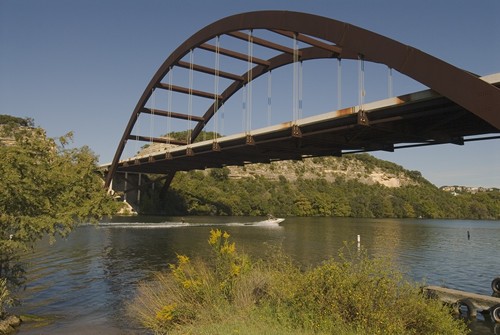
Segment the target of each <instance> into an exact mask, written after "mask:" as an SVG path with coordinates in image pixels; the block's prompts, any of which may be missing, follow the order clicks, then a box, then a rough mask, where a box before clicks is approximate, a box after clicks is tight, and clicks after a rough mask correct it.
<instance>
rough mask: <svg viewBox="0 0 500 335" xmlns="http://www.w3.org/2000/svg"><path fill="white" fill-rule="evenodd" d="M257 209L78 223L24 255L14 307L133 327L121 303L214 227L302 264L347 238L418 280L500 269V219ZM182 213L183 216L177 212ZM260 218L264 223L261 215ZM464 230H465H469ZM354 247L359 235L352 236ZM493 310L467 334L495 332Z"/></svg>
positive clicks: (50, 330)
mask: <svg viewBox="0 0 500 335" xmlns="http://www.w3.org/2000/svg"><path fill="white" fill-rule="evenodd" d="M263 220H264V219H262V220H259V219H255V218H241V217H238V218H234V217H225V218H218V217H217V218H213V217H190V218H187V219H186V220H182V219H181V218H169V219H166V218H161V217H136V218H115V219H113V220H112V221H110V222H103V223H101V224H100V225H99V226H85V227H81V228H79V229H77V230H76V231H75V232H73V233H72V234H71V235H70V236H69V237H68V238H67V239H61V240H58V241H57V242H56V243H55V244H54V245H52V246H51V245H49V244H48V242H47V241H43V242H41V243H40V244H39V246H38V247H37V248H36V251H35V253H34V254H32V255H29V258H28V259H27V261H28V262H29V263H30V268H29V271H28V274H29V280H30V282H29V285H28V287H27V289H26V291H25V292H24V295H25V297H24V305H23V306H22V307H21V308H20V310H19V312H21V313H29V314H37V315H44V316H49V317H54V318H55V322H54V323H52V324H51V325H50V326H47V327H43V328H39V329H30V327H29V326H23V327H21V331H20V332H19V334H68V333H71V334H95V333H98V332H100V333H102V334H137V333H141V331H140V330H139V328H137V327H136V326H134V324H133V323H131V322H129V321H128V320H129V318H128V317H127V316H126V314H125V304H126V303H127V301H129V300H130V298H131V297H132V296H133V294H134V292H135V287H136V285H137V283H138V282H140V281H141V280H148V278H150V276H151V274H152V273H153V272H154V271H158V270H162V269H167V268H168V264H169V263H170V262H173V261H175V257H176V256H175V255H176V253H182V254H187V255H189V256H191V257H203V256H204V255H206V254H207V253H208V252H209V246H208V243H207V239H208V236H209V231H210V229H213V228H219V229H223V230H226V231H228V232H229V233H230V234H231V235H232V238H233V239H234V241H236V244H237V247H238V248H239V249H240V250H244V251H245V252H247V253H249V254H251V255H253V256H256V257H264V256H265V253H266V252H268V251H269V248H267V247H264V246H280V247H281V248H282V249H283V250H284V251H285V252H286V253H288V254H289V255H291V256H292V257H293V258H294V259H295V260H296V261H297V262H299V263H301V264H303V265H304V266H309V265H314V264H318V263H319V262H321V261H323V260H325V259H327V258H329V257H335V256H336V255H337V254H338V251H339V249H340V248H342V247H343V246H344V244H345V242H348V243H349V242H350V243H355V242H356V239H357V235H360V238H361V245H362V246H363V247H364V248H366V249H367V251H368V253H369V254H370V255H373V256H388V257H391V259H393V260H394V262H397V264H398V265H399V266H400V267H401V268H402V269H404V271H406V272H407V273H408V275H409V276H410V277H411V278H413V279H414V280H417V281H423V280H425V282H426V283H427V284H433V285H444V286H448V287H452V288H456V289H461V290H466V291H471V292H476V293H481V294H487V295H489V294H491V288H490V283H491V280H492V279H493V278H494V277H495V276H498V275H500V258H499V257H498V246H499V245H500V222H497V221H459V220H395V219H340V218H287V219H286V220H285V221H284V222H282V223H281V224H280V225H279V226H273V225H266V224H262V222H261V221H263ZM183 221H184V222H183ZM259 222H260V224H258V223H259ZM467 232H469V234H470V239H468V237H467ZM353 247H355V244H353ZM493 327H494V325H493V324H492V323H491V322H490V321H489V320H486V321H485V320H483V319H481V317H479V321H478V322H475V323H473V324H472V325H471V328H472V329H473V334H493V333H494V330H493V329H494V328H493Z"/></svg>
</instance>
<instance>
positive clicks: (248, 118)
mask: <svg viewBox="0 0 500 335" xmlns="http://www.w3.org/2000/svg"><path fill="white" fill-rule="evenodd" d="M247 46H248V62H247V75H248V76H247V108H246V112H247V113H246V114H247V115H246V132H247V133H249V132H250V131H251V130H252V100H253V99H252V80H253V73H252V70H253V31H252V30H250V32H249V34H248V44H247Z"/></svg>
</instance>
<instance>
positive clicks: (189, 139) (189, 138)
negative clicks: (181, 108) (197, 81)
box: [186, 49, 194, 145]
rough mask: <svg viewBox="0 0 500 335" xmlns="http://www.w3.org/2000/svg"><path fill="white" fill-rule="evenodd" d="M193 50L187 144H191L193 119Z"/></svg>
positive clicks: (190, 70) (190, 71) (190, 61)
mask: <svg viewBox="0 0 500 335" xmlns="http://www.w3.org/2000/svg"><path fill="white" fill-rule="evenodd" d="M193 63H194V52H193V49H191V50H190V51H189V88H188V95H189V97H188V129H187V140H186V142H187V144H188V145H189V144H191V117H192V115H193V72H194V71H193Z"/></svg>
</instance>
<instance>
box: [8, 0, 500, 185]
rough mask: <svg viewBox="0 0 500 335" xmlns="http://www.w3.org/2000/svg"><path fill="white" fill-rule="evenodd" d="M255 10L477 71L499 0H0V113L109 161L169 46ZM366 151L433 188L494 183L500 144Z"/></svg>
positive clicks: (491, 61)
mask: <svg viewBox="0 0 500 335" xmlns="http://www.w3.org/2000/svg"><path fill="white" fill-rule="evenodd" d="M264 9H281V10H293V11H302V12H308V13H313V14H319V15H323V16H327V17H330V18H333V19H337V20H340V21H345V22H348V23H351V24H355V25H357V26H360V27H363V28H366V29H369V30H372V31H375V32H377V33H380V34H382V35H385V36H388V37H390V38H393V39H396V40H398V41H400V42H403V43H405V44H409V45H411V46H413V47H416V48H418V49H421V50H423V51H425V52H427V53H430V54H432V55H434V56H436V57H438V58H441V59H443V60H445V61H447V62H449V63H451V64H453V65H455V66H458V67H460V68H463V69H466V70H468V71H471V72H473V73H476V74H479V75H487V74H491V73H497V72H500V38H499V37H498V33H497V32H498V15H499V13H500V2H499V1H498V0H482V1H463V0H448V1H443V0H441V1H440V0H432V1H429V0H419V1H404V0H395V1H388V0H387V1H385V0H381V1H375V0H365V1H360V0H339V1H332V0H324V1H312V0H309V1H300V0H296V1H290V0H285V1H270V0H265V1H261V0H257V1H237V0H227V1H222V0H211V1H201V0H199V1H193V0H187V1H157V0H155V1H151V0H145V1H127V0H85V1H67V0H45V1H40V0H0V114H10V115H15V116H20V117H31V118H34V119H35V123H36V124H37V125H39V126H41V127H43V128H45V129H46V130H47V132H48V135H49V136H51V137H56V136H60V135H63V134H65V133H66V132H68V131H74V133H75V137H74V138H75V142H74V145H76V146H83V145H88V146H89V147H90V148H91V149H92V150H93V151H94V152H95V153H96V154H98V155H99V157H100V161H101V162H102V163H105V162H109V161H110V160H111V159H112V157H113V154H114V151H115V149H116V146H117V144H118V141H119V139H120V137H121V135H122V133H123V130H124V128H125V125H126V123H127V122H128V119H129V117H130V114H131V113H132V110H133V109H134V107H135V104H136V102H137V100H138V99H139V97H140V95H141V94H142V92H143V90H144V88H145V86H146V85H147V84H148V82H149V81H150V79H151V77H152V75H153V74H154V72H155V71H156V70H157V68H158V67H159V66H160V64H161V63H162V62H163V61H164V60H165V58H166V57H167V56H168V55H169V54H170V53H171V52H172V51H173V50H174V49H175V48H176V47H177V46H178V45H179V44H181V43H182V42H183V41H184V40H185V39H187V38H188V37H189V36H191V35H192V34H193V33H195V32H196V31H198V30H199V29H201V28H203V27H204V26H206V25H207V24H210V23H211V22H213V21H216V20H218V19H220V18H223V17H225V16H229V15H232V14H237V13H241V12H246V11H254V10H264ZM306 75H307V74H306V73H305V74H304V76H306ZM384 85H386V84H384ZM394 86H395V91H396V92H398V91H397V89H398V88H397V86H398V81H396V82H395V83H394ZM401 86H403V85H401ZM418 89H421V88H418ZM352 93H353V94H355V92H352ZM305 98H306V97H305ZM305 98H304V99H305ZM336 107H337V106H336V104H335V103H331V107H330V108H328V109H326V110H323V109H320V110H318V111H317V114H319V113H321V112H327V111H328V110H333V109H335V108H336ZM499 112H500V111H499ZM375 155H376V156H377V157H381V158H383V159H386V160H390V161H393V162H396V163H398V164H400V165H402V166H404V167H405V168H407V169H410V170H419V171H421V172H422V174H423V175H424V177H426V178H427V179H429V180H430V181H431V182H432V183H434V184H435V185H437V186H442V185H467V186H489V187H500V140H494V141H482V142H475V143H468V144H466V145H465V146H462V147H460V146H454V145H443V146H435V147H426V148H419V149H405V150H399V151H397V152H395V153H376V154H375Z"/></svg>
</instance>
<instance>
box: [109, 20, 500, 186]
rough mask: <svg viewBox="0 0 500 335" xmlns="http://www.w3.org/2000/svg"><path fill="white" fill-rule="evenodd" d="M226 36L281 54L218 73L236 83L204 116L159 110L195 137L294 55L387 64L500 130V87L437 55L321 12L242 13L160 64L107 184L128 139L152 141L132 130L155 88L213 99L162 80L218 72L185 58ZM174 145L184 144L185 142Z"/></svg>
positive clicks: (210, 48) (232, 54)
mask: <svg viewBox="0 0 500 335" xmlns="http://www.w3.org/2000/svg"><path fill="white" fill-rule="evenodd" d="M256 29H264V30H269V31H272V32H274V33H277V34H281V35H284V36H287V37H290V38H296V39H297V40H300V41H302V42H304V43H305V44H307V45H309V47H306V48H303V49H300V50H298V51H294V50H292V49H290V48H287V47H284V46H282V45H279V44H276V43H273V42H271V41H267V40H264V39H259V38H254V37H252V36H250V37H249V35H248V34H246V33H244V32H242V31H248V30H250V31H251V30H256ZM221 35H228V36H232V37H235V38H239V39H248V38H250V39H251V40H252V41H253V43H256V44H260V45H262V46H264V47H267V48H270V49H273V50H275V51H278V52H279V54H278V55H277V56H274V57H272V58H270V59H267V60H266V59H258V58H253V59H251V62H252V63H253V64H254V65H255V66H254V67H253V68H252V69H251V70H250V71H249V72H247V73H244V74H241V75H239V74H231V73H224V72H219V73H218V75H220V76H221V77H225V78H227V79H230V80H232V83H231V84H229V85H228V86H227V87H226V88H225V90H224V91H223V93H222V94H220V95H218V96H217V97H216V96H215V95H213V99H214V103H213V104H212V106H211V107H210V108H208V110H207V111H206V112H205V113H204V115H203V116H202V117H191V116H188V115H185V114H180V113H173V112H171V111H156V113H157V114H159V115H164V116H169V117H175V118H180V119H187V118H189V119H191V120H193V121H196V122H197V125H196V127H195V128H194V130H193V132H192V135H191V141H193V140H194V139H195V138H196V137H197V136H198V135H199V133H200V132H201V131H202V129H203V127H204V126H205V125H206V124H207V123H208V121H209V120H210V119H211V118H212V116H213V115H214V114H215V112H216V111H217V110H218V109H219V107H220V106H221V105H222V104H224V102H225V101H227V100H228V99H229V98H230V97H231V96H232V95H234V94H235V93H236V92H237V91H239V90H240V89H241V88H242V87H243V86H244V85H245V84H246V83H247V82H249V81H252V80H254V79H256V78H257V77H259V76H261V75H263V74H265V73H267V72H269V71H272V70H273V69H276V68H278V67H281V66H284V65H287V64H290V63H292V62H294V58H296V57H294V56H298V58H299V59H300V60H301V61H303V60H311V59H319V58H338V59H358V58H362V59H363V60H365V61H370V62H376V63H381V64H385V65H387V66H388V67H390V68H393V69H395V70H397V71H399V72H400V73H403V74H405V75H407V76H409V77H411V78H413V79H415V80H417V81H418V82H420V83H422V84H424V85H426V86H427V87H430V88H431V89H433V90H434V91H436V92H437V93H439V94H441V95H442V96H444V97H446V98H448V99H450V100H451V101H453V102H455V103H456V104H458V105H460V106H462V107H463V108H465V109H466V110H468V111H470V112H471V113H473V114H475V115H476V116H478V117H480V118H481V119H483V120H485V121H486V122H488V123H489V124H491V125H492V126H494V127H496V128H497V129H500V111H499V110H500V89H498V88H497V87H495V86H493V85H491V84H489V83H487V82H485V81H482V80H480V79H479V78H477V77H476V76H474V75H473V74H471V73H469V72H467V71H464V70H462V69H459V68H457V67H455V66H453V65H451V64H448V63H446V62H444V61H442V60H440V59H438V58H436V57H433V56H431V55H429V54H426V53H424V52H422V51H420V50H418V49H415V48H413V47H411V46H408V45H405V44H402V43H400V42H397V41H395V40H393V39H390V38H387V37H385V36H382V35H379V34H377V33H374V32H371V31H368V30H366V29H363V28H360V27H357V26H354V25H351V24H348V23H345V22H341V21H337V20H333V19H330V18H326V17H322V16H318V15H313V14H306V13H299V12H290V11H258V12H249V13H242V14H237V15H233V16H229V17H226V18H223V19H221V20H219V21H216V22H214V23H212V24H210V25H208V26H206V27H204V28H203V29H201V30H199V31H198V32H197V33H195V34H194V35H192V36H191V37H190V38H188V39H187V40H186V41H185V42H184V43H182V44H181V45H180V46H179V47H177V49H175V51H174V52H172V54H171V55H170V56H169V57H168V58H167V59H166V60H165V61H164V63H163V64H162V65H161V66H160V68H159V69H158V70H157V72H156V73H155V75H154V76H153V78H152V79H151V81H150V82H149V84H148V85H147V87H146V89H145V90H144V93H143V94H142V96H141V97H140V99H139V101H138V102H137V105H136V107H135V109H134V111H133V113H132V115H131V117H130V120H129V122H128V124H127V127H126V128H125V131H124V133H123V136H122V138H121V140H120V142H119V144H118V148H117V150H116V153H115V156H114V158H113V161H112V163H111V166H110V168H109V171H108V174H107V176H106V186H109V185H110V183H111V180H112V178H113V175H114V173H115V172H116V169H117V166H118V163H119V159H120V157H121V155H122V153H123V150H124V148H125V144H126V142H127V140H128V139H139V138H141V139H147V138H146V137H141V136H136V137H133V136H132V135H131V132H132V129H133V127H134V125H135V123H136V121H137V118H138V117H139V114H140V113H150V112H151V110H149V109H147V108H146V107H145V105H146V103H147V101H148V100H149V98H150V97H151V95H152V92H153V91H154V90H155V89H167V90H175V91H177V92H182V93H188V91H189V94H195V95H199V96H204V97H206V98H210V96H211V94H210V93H207V92H198V91H196V92H195V91H193V90H192V89H189V90H188V89H187V88H182V87H173V86H171V85H167V84H165V83H162V80H163V79H164V78H165V76H166V75H167V74H168V72H169V71H170V70H172V69H173V68H174V67H182V68H191V69H193V70H194V71H199V72H203V73H207V74H212V75H215V74H216V70H215V69H211V68H208V67H203V66H199V65H195V64H188V63H187V62H185V61H182V59H183V57H185V56H186V55H187V54H188V53H189V52H190V50H194V49H197V48H200V49H204V50H208V51H212V52H215V48H214V46H212V45H210V44H207V42H208V41H210V40H212V39H214V38H216V37H217V36H221ZM220 52H221V53H224V54H225V55H227V56H229V57H233V58H237V59H243V58H244V57H243V56H244V55H241V54H238V53H237V52H234V51H231V50H220ZM149 140H153V141H158V142H162V141H165V140H162V139H152V138H149ZM169 143H171V144H185V143H180V142H179V143H176V142H169Z"/></svg>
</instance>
